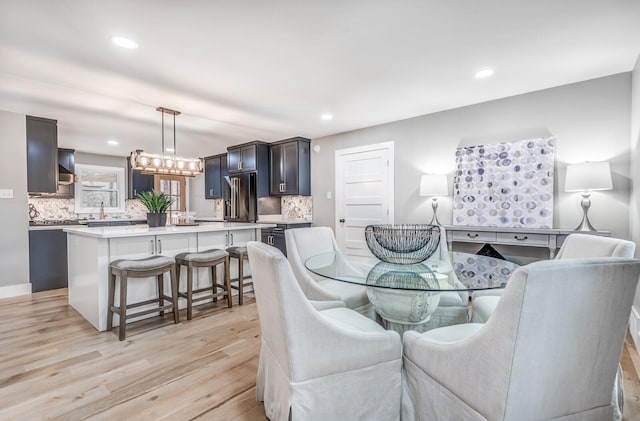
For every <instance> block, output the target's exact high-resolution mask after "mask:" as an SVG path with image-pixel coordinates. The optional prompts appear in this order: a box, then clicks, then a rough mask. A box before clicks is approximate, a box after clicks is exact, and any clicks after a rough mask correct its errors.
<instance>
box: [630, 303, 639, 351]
mask: <svg viewBox="0 0 640 421" xmlns="http://www.w3.org/2000/svg"><path fill="white" fill-rule="evenodd" d="M639 310H640V309H637V308H635V307H631V314H630V315H629V331H630V332H631V338H632V339H633V344H634V345H635V346H636V351H637V352H638V354H640V311H639Z"/></svg>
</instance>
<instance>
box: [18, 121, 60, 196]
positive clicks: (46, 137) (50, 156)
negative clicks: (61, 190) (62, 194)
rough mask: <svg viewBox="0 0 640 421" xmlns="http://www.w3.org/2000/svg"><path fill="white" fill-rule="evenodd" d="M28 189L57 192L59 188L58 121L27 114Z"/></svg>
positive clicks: (32, 191) (31, 191) (37, 191)
mask: <svg viewBox="0 0 640 421" xmlns="http://www.w3.org/2000/svg"><path fill="white" fill-rule="evenodd" d="M26 125H27V126H26V128H27V191H28V192H29V193H56V191H57V189H58V122H57V121H56V120H51V119H48V118H41V117H33V116H29V115H28V116H27V121H26Z"/></svg>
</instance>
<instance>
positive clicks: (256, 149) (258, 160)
mask: <svg viewBox="0 0 640 421" xmlns="http://www.w3.org/2000/svg"><path fill="white" fill-rule="evenodd" d="M268 165H269V145H268V144H267V143H265V142H260V141H255V142H250V143H244V144H242V145H236V146H231V147H229V148H227V170H228V171H229V174H234V173H241V172H249V171H259V170H260V169H262V168H264V169H265V170H266V168H268V167H267V166H268Z"/></svg>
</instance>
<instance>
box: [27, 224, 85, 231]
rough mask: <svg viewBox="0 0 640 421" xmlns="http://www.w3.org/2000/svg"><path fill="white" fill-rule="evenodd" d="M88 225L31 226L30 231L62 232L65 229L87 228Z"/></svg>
mask: <svg viewBox="0 0 640 421" xmlns="http://www.w3.org/2000/svg"><path fill="white" fill-rule="evenodd" d="M86 227H87V226H86V225H29V231H50V230H62V229H65V228H86Z"/></svg>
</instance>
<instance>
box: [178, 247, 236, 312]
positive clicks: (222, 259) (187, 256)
mask: <svg viewBox="0 0 640 421" xmlns="http://www.w3.org/2000/svg"><path fill="white" fill-rule="evenodd" d="M219 264H224V284H219V283H218V276H217V272H216V267H217V266H218V265H219ZM182 266H185V267H186V268H187V292H186V293H183V292H180V269H181V267H182ZM204 267H208V268H211V286H210V287H206V288H199V289H196V290H194V289H193V268H204ZM176 269H177V275H178V276H177V279H178V280H177V282H178V296H180V297H183V298H186V299H187V320H191V316H192V307H193V302H194V301H202V300H207V299H209V296H206V295H205V296H201V297H196V298H193V294H198V293H201V292H205V291H210V292H211V293H212V295H213V301H214V302H216V301H217V300H218V297H219V296H221V297H224V296H226V297H227V306H228V307H229V308H231V306H232V303H231V285H230V283H229V253H227V252H226V251H224V250H220V249H211V250H206V251H201V252H195V253H189V252H187V253H180V254H178V255H176ZM218 287H221V288H222V289H223V291H222V292H218Z"/></svg>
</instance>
